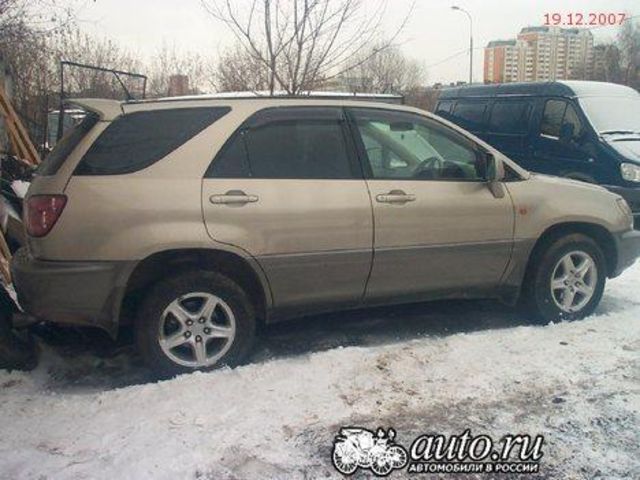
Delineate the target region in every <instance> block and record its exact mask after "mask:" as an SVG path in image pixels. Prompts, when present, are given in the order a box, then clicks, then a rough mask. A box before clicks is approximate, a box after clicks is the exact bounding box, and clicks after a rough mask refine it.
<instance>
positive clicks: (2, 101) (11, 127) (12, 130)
mask: <svg viewBox="0 0 640 480" xmlns="http://www.w3.org/2000/svg"><path fill="white" fill-rule="evenodd" d="M0 113H2V115H3V116H4V117H5V120H6V122H5V123H6V124H7V130H8V132H9V135H10V136H13V137H14V138H13V141H12V144H13V145H17V146H18V151H16V154H17V156H18V157H19V158H21V159H22V160H24V161H26V162H27V163H29V164H30V165H38V164H39V163H40V155H38V151H37V150H36V147H35V146H34V145H33V142H32V141H31V139H30V138H29V134H28V132H27V129H26V128H25V127H24V125H23V124H22V122H21V121H20V118H19V117H18V115H17V114H16V112H15V110H14V109H13V106H12V105H11V102H9V99H8V97H7V95H6V93H5V91H4V88H3V86H2V85H0Z"/></svg>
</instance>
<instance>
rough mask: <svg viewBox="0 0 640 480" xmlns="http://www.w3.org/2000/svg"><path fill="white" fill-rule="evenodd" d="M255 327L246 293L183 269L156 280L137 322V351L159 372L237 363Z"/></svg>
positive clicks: (226, 280) (210, 274)
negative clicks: (176, 273) (169, 276)
mask: <svg viewBox="0 0 640 480" xmlns="http://www.w3.org/2000/svg"><path fill="white" fill-rule="evenodd" d="M255 330H256V319H255V312H254V308H253V305H252V303H251V301H250V299H249V297H248V295H247V294H246V293H245V292H244V290H243V289H242V288H241V287H240V286H239V285H238V284H237V283H235V282H234V281H233V280H231V279H230V278H228V277H226V276H224V275H221V274H218V273H214V272H187V273H183V274H181V275H179V276H177V277H175V278H171V279H167V280H164V281H161V282H160V283H158V284H156V285H155V286H154V287H153V289H152V290H151V291H150V292H149V294H148V295H147V296H146V298H145V299H144V301H143V303H142V306H141V308H140V310H139V312H138V315H137V318H136V322H135V335H136V343H137V346H138V349H139V351H140V354H141V355H142V357H143V359H144V361H145V362H146V363H147V365H149V366H150V367H151V368H153V369H154V370H155V371H156V372H158V373H159V374H160V375H162V376H171V375H176V374H180V373H188V372H193V371H195V370H209V369H212V368H218V367H221V366H225V365H228V366H234V365H237V364H238V363H239V362H241V361H242V360H243V359H244V357H245V356H246V355H247V353H248V352H249V351H250V349H251V346H252V344H253V341H254V338H255Z"/></svg>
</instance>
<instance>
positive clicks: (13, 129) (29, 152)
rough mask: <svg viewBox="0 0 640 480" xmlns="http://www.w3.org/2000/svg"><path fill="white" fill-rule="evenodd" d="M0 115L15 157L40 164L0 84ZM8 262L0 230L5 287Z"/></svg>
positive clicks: (8, 276)
mask: <svg viewBox="0 0 640 480" xmlns="http://www.w3.org/2000/svg"><path fill="white" fill-rule="evenodd" d="M0 115H2V118H3V119H4V123H5V126H6V130H7V133H8V134H9V143H10V144H11V149H12V151H13V153H14V154H15V156H16V157H17V158H18V159H19V160H20V161H22V162H24V163H25V164H27V165H29V166H36V165H38V164H39V163H40V155H38V151H37V150H36V147H35V146H34V145H33V143H32V142H31V139H30V138H29V134H28V133H27V129H26V128H25V127H24V125H23V124H22V121H20V117H18V115H17V114H16V111H15V110H14V109H13V106H12V105H11V102H10V101H9V97H8V96H7V93H6V92H5V91H4V86H3V85H2V84H0ZM10 262H11V252H10V250H9V247H8V246H7V242H6V240H5V238H4V234H3V233H2V230H0V277H2V280H4V281H5V282H6V284H7V285H8V284H10V283H11V271H10V270H9V264H10Z"/></svg>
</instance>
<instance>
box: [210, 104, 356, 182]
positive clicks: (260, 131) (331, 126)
mask: <svg viewBox="0 0 640 480" xmlns="http://www.w3.org/2000/svg"><path fill="white" fill-rule="evenodd" d="M326 110H327V109H314V108H306V107H305V108H291V109H285V108H280V109H275V110H273V111H264V112H258V114H256V116H254V117H253V118H251V119H249V121H248V122H247V123H246V124H245V125H244V126H243V127H241V129H240V130H239V131H238V132H236V133H235V134H234V136H233V137H232V139H231V140H230V141H229V142H228V144H227V145H225V147H223V151H221V153H220V154H218V155H217V156H216V158H215V159H214V161H213V163H212V164H211V166H210V167H209V169H208V171H207V174H206V177H208V178H211V177H214V178H246V177H252V178H273V179H349V178H354V177H355V176H356V175H355V173H356V172H355V171H354V168H353V162H354V161H355V159H353V158H352V155H351V153H350V147H349V145H348V144H347V141H346V138H345V134H344V131H343V126H342V122H341V121H340V120H339V119H338V116H337V114H336V112H338V113H340V115H341V111H340V110H335V111H332V112H328V111H326ZM288 112H291V113H290V114H288Z"/></svg>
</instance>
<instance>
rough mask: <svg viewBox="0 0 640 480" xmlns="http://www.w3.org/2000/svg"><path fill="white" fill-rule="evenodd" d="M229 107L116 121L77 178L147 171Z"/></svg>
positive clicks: (134, 115)
mask: <svg viewBox="0 0 640 480" xmlns="http://www.w3.org/2000/svg"><path fill="white" fill-rule="evenodd" d="M230 110H231V109H230V108H229V107H213V108H211V107H209V108H203V107H198V108H179V109H178V108H174V109H168V110H148V111H142V112H134V113H130V114H128V115H124V116H122V117H119V118H118V119H116V120H114V121H113V122H112V123H111V125H109V126H108V127H107V128H106V129H105V131H104V132H103V133H102V135H100V137H98V139H97V140H96V141H95V142H94V143H93V145H91V148H89V150H88V151H87V153H86V154H85V155H84V157H83V158H82V160H81V161H80V164H79V165H78V166H77V167H76V171H75V175H120V174H125V173H131V172H135V171H138V170H142V169H143V168H146V167H148V166H150V165H152V164H154V163H155V162H157V161H158V160H160V159H161V158H163V157H165V156H167V155H168V154H169V153H171V152H172V151H173V150H175V149H176V148H178V147H180V146H181V145H183V144H184V143H185V142H187V141H188V140H190V139H191V138H193V137H194V136H195V135H197V134H198V133H200V132H201V131H202V130H204V129H205V128H207V127H208V126H209V125H211V124H213V123H214V122H215V121H216V120H218V119H220V118H221V117H223V116H224V115H226V114H227V113H228V112H229V111H230Z"/></svg>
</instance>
